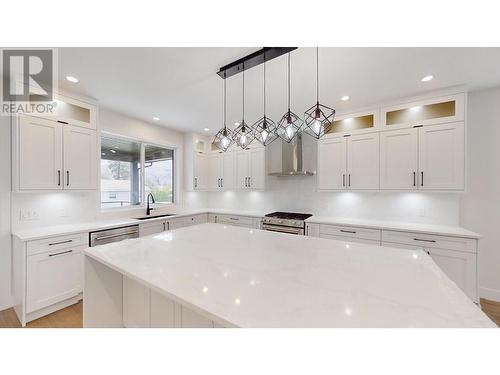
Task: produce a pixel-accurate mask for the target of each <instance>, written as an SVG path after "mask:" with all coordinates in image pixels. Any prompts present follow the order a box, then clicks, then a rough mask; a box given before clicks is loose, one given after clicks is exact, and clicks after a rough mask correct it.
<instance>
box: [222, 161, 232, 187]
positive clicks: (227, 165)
mask: <svg viewBox="0 0 500 375" xmlns="http://www.w3.org/2000/svg"><path fill="white" fill-rule="evenodd" d="M222 187H223V188H224V189H228V190H230V189H234V152H225V153H224V154H222Z"/></svg>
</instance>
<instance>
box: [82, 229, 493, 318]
mask: <svg viewBox="0 0 500 375" xmlns="http://www.w3.org/2000/svg"><path fill="white" fill-rule="evenodd" d="M85 254H86V255H87V256H90V257H92V258H93V259H95V260H97V261H99V262H101V263H103V264H105V265H107V266H108V267H110V268H112V269H114V270H116V271H118V272H120V273H122V274H124V275H126V276H128V277H131V278H133V279H135V280H136V281H139V282H141V283H143V284H144V285H146V286H148V287H150V288H153V289H155V290H156V291H158V292H160V293H162V294H164V295H165V296H167V297H170V298H174V299H175V300H177V301H178V302H181V303H183V304H184V305H186V306H187V307H191V308H194V309H195V310H196V311H198V312H201V313H205V314H206V315H207V316H208V317H212V318H213V317H215V320H217V321H219V322H220V323H221V324H225V325H227V326H236V327H495V325H494V324H493V322H492V321H490V320H489V318H488V317H487V316H486V315H485V314H484V313H483V312H482V311H481V310H480V309H479V308H478V307H477V306H476V305H475V304H474V303H473V302H472V301H470V300H469V299H468V298H467V297H466V296H465V294H464V293H463V292H462V291H461V290H460V289H459V288H458V287H457V286H456V285H455V284H454V283H453V282H452V281H451V280H450V279H449V278H448V277H447V276H445V274H444V273H443V272H442V271H441V270H440V269H439V268H438V267H437V266H436V264H435V263H434V262H433V261H432V259H431V258H430V257H429V256H428V255H427V254H426V253H424V252H422V251H420V250H415V251H414V250H403V249H397V248H390V247H381V246H374V245H366V244H355V243H352V244H350V247H349V248H346V246H345V245H344V244H343V243H342V242H339V241H331V240H326V239H320V238H312V237H306V236H294V235H288V234H283V233H275V232H268V231H262V230H257V229H247V228H241V227H232V226H225V225H220V224H201V225H196V226H191V227H185V228H181V229H176V230H173V231H169V232H163V233H160V234H157V235H152V236H147V237H142V238H138V239H130V240H125V241H122V242H116V243H112V244H108V245H102V246H97V247H93V248H89V249H87V250H85Z"/></svg>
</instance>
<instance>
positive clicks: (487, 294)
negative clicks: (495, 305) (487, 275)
mask: <svg viewBox="0 0 500 375" xmlns="http://www.w3.org/2000/svg"><path fill="white" fill-rule="evenodd" d="M479 297H480V298H484V299H489V300H490V301H496V302H500V290H499V289H491V288H486V287H484V286H481V287H479Z"/></svg>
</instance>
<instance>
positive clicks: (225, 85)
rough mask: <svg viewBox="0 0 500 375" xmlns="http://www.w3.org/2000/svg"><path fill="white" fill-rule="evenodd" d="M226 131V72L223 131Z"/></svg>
mask: <svg viewBox="0 0 500 375" xmlns="http://www.w3.org/2000/svg"><path fill="white" fill-rule="evenodd" d="M225 129H226V72H224V130H225Z"/></svg>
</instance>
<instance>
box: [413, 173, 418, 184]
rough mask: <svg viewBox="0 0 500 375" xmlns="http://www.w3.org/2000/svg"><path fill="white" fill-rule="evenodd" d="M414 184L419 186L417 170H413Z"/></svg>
mask: <svg viewBox="0 0 500 375" xmlns="http://www.w3.org/2000/svg"><path fill="white" fill-rule="evenodd" d="M413 186H417V172H413Z"/></svg>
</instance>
